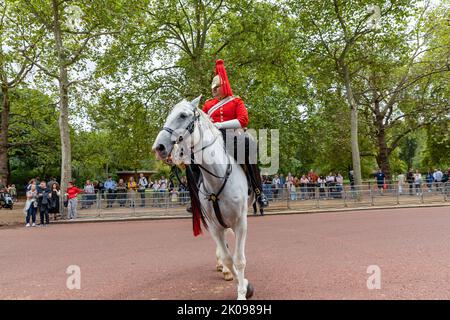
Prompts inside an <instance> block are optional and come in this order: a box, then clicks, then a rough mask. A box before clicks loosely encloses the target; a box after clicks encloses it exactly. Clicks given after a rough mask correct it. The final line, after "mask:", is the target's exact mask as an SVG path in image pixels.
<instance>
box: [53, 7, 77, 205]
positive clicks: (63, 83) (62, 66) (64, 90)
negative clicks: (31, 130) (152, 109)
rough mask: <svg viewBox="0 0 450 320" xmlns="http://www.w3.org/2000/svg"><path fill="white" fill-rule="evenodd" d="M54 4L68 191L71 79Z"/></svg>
mask: <svg viewBox="0 0 450 320" xmlns="http://www.w3.org/2000/svg"><path fill="white" fill-rule="evenodd" d="M52 4H53V26H54V29H53V32H54V37H55V50H56V53H57V56H58V64H59V79H58V83H59V96H60V97H59V112H60V113H59V134H60V136H61V190H62V194H64V193H65V192H66V189H67V184H68V182H69V181H70V180H72V151H71V146H70V130H69V95H68V87H69V79H68V75H67V66H66V56H65V53H64V46H63V42H62V37H61V24H60V16H59V8H58V2H57V1H56V0H52ZM62 204H63V201H60V205H61V207H60V209H61V210H60V211H61V212H63V206H62Z"/></svg>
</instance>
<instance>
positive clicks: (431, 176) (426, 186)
mask: <svg viewBox="0 0 450 320" xmlns="http://www.w3.org/2000/svg"><path fill="white" fill-rule="evenodd" d="M449 176H450V169H448V170H447V172H445V173H443V172H442V171H441V170H440V169H434V171H432V170H428V172H427V173H426V174H424V175H422V174H421V173H420V171H419V170H416V171H415V172H414V171H413V170H409V171H408V173H407V174H406V175H405V174H403V173H401V174H399V175H398V176H397V183H398V192H399V193H400V194H404V193H409V194H410V195H413V194H416V195H417V196H419V195H422V193H423V190H426V191H427V192H432V191H433V190H436V191H437V192H440V191H442V190H443V188H447V185H448V183H449ZM405 189H408V192H407V190H405Z"/></svg>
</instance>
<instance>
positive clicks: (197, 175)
mask: <svg viewBox="0 0 450 320" xmlns="http://www.w3.org/2000/svg"><path fill="white" fill-rule="evenodd" d="M186 170H191V172H192V176H193V177H194V181H192V183H193V184H196V185H197V184H198V181H199V180H200V175H201V172H200V168H199V167H198V165H196V164H190V165H189V167H188V168H186ZM186 178H187V179H188V180H189V175H188V174H186ZM188 185H191V181H188ZM186 211H187V212H191V213H192V204H190V205H189V206H188V207H187V208H186Z"/></svg>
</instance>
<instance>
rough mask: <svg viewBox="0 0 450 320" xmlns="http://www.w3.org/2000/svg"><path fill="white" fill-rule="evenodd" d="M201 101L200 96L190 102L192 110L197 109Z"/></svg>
mask: <svg viewBox="0 0 450 320" xmlns="http://www.w3.org/2000/svg"><path fill="white" fill-rule="evenodd" d="M201 99H202V95H199V96H198V97H197V98H195V99H194V100H192V101H191V105H192V106H193V107H194V108H198V105H199V104H200V100H201Z"/></svg>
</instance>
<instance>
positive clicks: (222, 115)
mask: <svg viewBox="0 0 450 320" xmlns="http://www.w3.org/2000/svg"><path fill="white" fill-rule="evenodd" d="M217 103H219V100H218V99H216V98H214V99H210V100H207V101H206V102H205V105H204V106H203V112H205V113H208V111H209V109H211V108H212V107H213V106H215V105H216V104H217ZM211 119H212V122H224V121H229V120H233V119H238V120H239V122H240V123H241V127H242V128H245V127H246V126H247V125H248V113H247V108H246V107H245V105H244V101H242V99H241V98H238V97H236V98H235V99H234V100H232V101H230V102H228V103H226V104H224V105H223V106H222V107H220V108H219V109H217V110H216V111H214V112H213V114H212V115H211Z"/></svg>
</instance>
